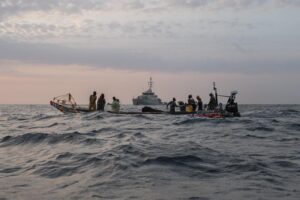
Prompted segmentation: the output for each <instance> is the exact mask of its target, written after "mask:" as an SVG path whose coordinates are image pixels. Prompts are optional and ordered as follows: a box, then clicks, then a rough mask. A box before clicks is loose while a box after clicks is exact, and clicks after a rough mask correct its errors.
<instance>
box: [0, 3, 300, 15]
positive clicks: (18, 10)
mask: <svg viewBox="0 0 300 200" xmlns="http://www.w3.org/2000/svg"><path fill="white" fill-rule="evenodd" d="M262 5H275V6H276V5H279V6H294V7H299V6H300V2H299V1H297V0H165V1H158V0H122V1H119V0H84V1H83V0H51V1H43V0H2V1H1V2H0V20H1V18H2V20H3V18H5V17H10V16H14V15H18V14H22V13H24V12H34V11H45V12H49V11H53V10H55V11H60V12H63V13H73V14H74V13H75V14H80V13H81V12H82V11H84V10H98V11H101V10H116V9H118V10H124V9H125V10H141V11H143V10H152V11H153V10H154V11H163V10H169V9H171V8H191V9H195V8H203V7H208V8H218V9H222V8H240V9H241V8H247V7H251V6H262Z"/></svg>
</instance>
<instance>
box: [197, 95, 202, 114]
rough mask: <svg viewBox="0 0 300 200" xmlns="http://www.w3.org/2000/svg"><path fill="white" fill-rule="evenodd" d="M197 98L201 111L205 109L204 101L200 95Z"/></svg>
mask: <svg viewBox="0 0 300 200" xmlns="http://www.w3.org/2000/svg"><path fill="white" fill-rule="evenodd" d="M196 99H197V105H198V111H200V110H202V109H203V102H202V99H201V98H200V97H199V96H197V97H196Z"/></svg>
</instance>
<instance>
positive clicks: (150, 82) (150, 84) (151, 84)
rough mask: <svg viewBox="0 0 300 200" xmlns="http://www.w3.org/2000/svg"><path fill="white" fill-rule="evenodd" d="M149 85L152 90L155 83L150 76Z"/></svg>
mask: <svg viewBox="0 0 300 200" xmlns="http://www.w3.org/2000/svg"><path fill="white" fill-rule="evenodd" d="M148 84H149V88H150V89H152V86H153V81H152V77H151V76H150V81H149V82H148Z"/></svg>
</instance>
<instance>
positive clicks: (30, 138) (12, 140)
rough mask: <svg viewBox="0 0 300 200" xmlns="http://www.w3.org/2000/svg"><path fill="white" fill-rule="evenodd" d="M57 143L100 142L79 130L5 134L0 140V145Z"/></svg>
mask: <svg viewBox="0 0 300 200" xmlns="http://www.w3.org/2000/svg"><path fill="white" fill-rule="evenodd" d="M39 143H48V144H57V143H84V144H94V143H100V140H99V139H96V138H88V135H87V134H82V133H79V132H72V133H63V134H48V133H26V134H23V135H18V136H5V137H3V138H2V140H1V142H0V146H2V147H3V146H12V145H25V144H39Z"/></svg>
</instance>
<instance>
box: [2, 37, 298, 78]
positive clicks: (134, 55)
mask: <svg viewBox="0 0 300 200" xmlns="http://www.w3.org/2000/svg"><path fill="white" fill-rule="evenodd" d="M0 46H1V48H0V60H13V61H20V62H23V63H33V64H43V65H44V64H48V65H73V64H75V65H84V66H91V67H97V68H113V69H124V70H141V71H156V70H159V71H182V70H184V71H199V72H228V73H232V72H236V73H264V72H268V73H269V72H272V73H273V72H287V71H291V72H300V68H299V63H300V59H299V58H298V59H296V58H294V59H290V58H278V59H274V58H272V59H267V58H263V59H257V58H256V59H254V58H251V59H243V60H239V59H229V58H228V59H220V58H219V59H218V58H215V59H209V58H204V57H202V58H201V57H193V56H191V57H188V56H187V57H186V59H183V57H184V56H173V55H172V54H173V52H172V51H170V53H168V54H164V55H162V54H161V53H160V52H159V51H158V52H157V51H151V50H148V51H147V50H132V49H123V50H122V49H119V48H117V49H114V48H109V47H106V48H97V49H87V48H84V49H83V48H71V47H64V46H60V45H53V44H28V43H16V42H7V41H1V40H0Z"/></svg>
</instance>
